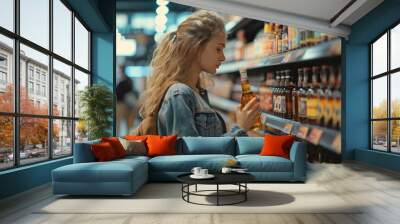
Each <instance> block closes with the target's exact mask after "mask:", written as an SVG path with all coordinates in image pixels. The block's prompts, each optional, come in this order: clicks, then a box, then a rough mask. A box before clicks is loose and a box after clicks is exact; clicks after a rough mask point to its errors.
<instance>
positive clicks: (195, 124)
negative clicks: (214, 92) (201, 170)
mask: <svg viewBox="0 0 400 224" xmlns="http://www.w3.org/2000/svg"><path fill="white" fill-rule="evenodd" d="M225 41H226V34H225V29H224V22H223V19H222V18H221V17H220V16H218V15H217V14H215V13H212V12H208V11H199V12H196V13H194V14H193V15H191V16H190V17H188V18H187V19H186V20H185V21H183V22H182V23H181V24H180V25H179V26H178V28H177V30H176V31H174V32H170V33H167V34H166V35H165V36H164V38H163V39H162V40H161V42H160V44H159V45H158V47H157V49H156V50H155V51H154V54H153V58H152V61H151V66H152V74H151V76H150V77H149V80H148V86H147V89H146V91H145V92H144V93H143V95H142V97H141V101H140V102H141V103H140V114H141V116H142V118H145V117H146V116H149V115H150V114H152V112H153V111H157V108H158V107H159V105H161V107H160V109H159V111H158V117H157V132H158V134H159V135H173V134H176V135H178V136H246V135H247V130H249V129H250V128H251V126H252V125H253V124H254V122H255V120H256V118H257V109H258V107H259V103H258V101H257V100H256V99H255V98H254V99H253V100H252V101H250V102H249V103H248V104H247V105H245V107H243V109H241V110H240V109H239V108H238V109H237V111H236V122H237V124H235V125H233V127H232V129H231V130H230V131H228V132H227V130H226V125H225V122H224V120H223V119H222V118H221V116H220V115H219V114H218V113H217V112H216V111H215V110H214V109H212V107H211V106H210V105H209V100H208V95H207V91H206V90H205V89H207V88H208V87H210V86H211V85H212V84H213V83H212V79H211V77H210V76H211V75H212V74H215V73H216V70H217V68H218V67H219V66H220V65H221V63H222V62H223V61H224V60H225V56H224V53H223V49H224V47H225ZM164 94H165V95H164ZM161 98H163V101H162V103H161V104H159V102H160V99H161Z"/></svg>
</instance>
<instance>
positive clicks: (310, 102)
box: [307, 66, 320, 125]
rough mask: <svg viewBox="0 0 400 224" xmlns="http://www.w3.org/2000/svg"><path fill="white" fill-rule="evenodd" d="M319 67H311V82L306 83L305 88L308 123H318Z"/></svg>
mask: <svg viewBox="0 0 400 224" xmlns="http://www.w3.org/2000/svg"><path fill="white" fill-rule="evenodd" d="M319 72H320V68H319V67H318V66H313V67H312V76H311V82H309V84H308V89H307V122H308V123H309V124H313V125H318V123H317V121H318V117H319V115H318V97H317V88H318V77H319Z"/></svg>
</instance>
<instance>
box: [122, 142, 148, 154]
mask: <svg viewBox="0 0 400 224" xmlns="http://www.w3.org/2000/svg"><path fill="white" fill-rule="evenodd" d="M119 141H120V142H121V144H122V146H123V147H124V149H125V151H126V155H136V156H145V155H147V149H146V145H145V142H144V141H141V140H126V139H124V138H119Z"/></svg>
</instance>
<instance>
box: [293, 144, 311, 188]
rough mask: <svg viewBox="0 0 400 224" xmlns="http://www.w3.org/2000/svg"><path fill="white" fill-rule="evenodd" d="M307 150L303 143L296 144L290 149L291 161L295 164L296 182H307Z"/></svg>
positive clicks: (294, 174)
mask: <svg viewBox="0 0 400 224" xmlns="http://www.w3.org/2000/svg"><path fill="white" fill-rule="evenodd" d="M306 153H307V148H306V144H305V143H303V142H297V141H296V142H294V143H293V145H292V148H291V149H290V160H291V161H292V162H293V178H294V180H295V181H305V180H306V173H307V161H306Z"/></svg>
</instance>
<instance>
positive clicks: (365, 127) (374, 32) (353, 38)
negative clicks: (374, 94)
mask: <svg viewBox="0 0 400 224" xmlns="http://www.w3.org/2000/svg"><path fill="white" fill-rule="evenodd" d="M398 22H400V0H385V1H384V2H383V3H381V4H380V5H379V6H378V7H376V8H375V9H374V10H372V11H371V12H370V13H368V14H367V15H366V16H364V17H363V18H362V19H360V20H359V21H357V23H355V24H353V25H352V27H351V35H350V37H349V39H348V40H347V41H346V42H345V46H344V49H345V51H344V57H345V59H344V62H345V66H344V67H345V74H344V77H345V78H344V86H345V90H344V93H343V94H344V96H343V98H344V105H343V107H344V112H343V113H344V114H343V115H344V122H343V124H344V128H343V136H344V141H343V143H344V144H343V149H344V150H343V158H344V159H347V160H352V159H355V160H357V161H362V162H365V163H368V164H371V165H376V166H380V167H383V168H386V169H391V170H399V167H400V165H399V164H400V157H399V156H396V155H388V153H382V152H377V151H372V150H369V133H370V132H369V129H370V124H369V101H370V99H369V43H371V42H372V41H373V40H374V39H375V38H377V37H378V36H379V35H380V34H382V33H383V32H385V31H386V30H387V29H388V28H389V27H391V26H392V25H394V24H396V23H398Z"/></svg>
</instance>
